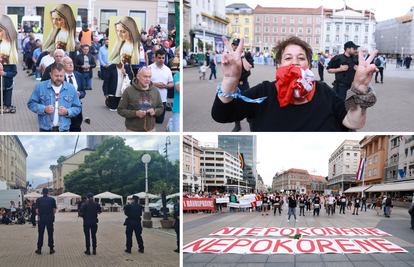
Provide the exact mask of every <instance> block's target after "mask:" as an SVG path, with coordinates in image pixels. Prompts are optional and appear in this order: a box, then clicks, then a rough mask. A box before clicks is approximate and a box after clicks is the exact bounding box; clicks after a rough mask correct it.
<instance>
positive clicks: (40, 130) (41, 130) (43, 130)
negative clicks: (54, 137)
mask: <svg viewBox="0 0 414 267" xmlns="http://www.w3.org/2000/svg"><path fill="white" fill-rule="evenodd" d="M39 132H59V131H53V130H52V129H50V130H45V129H42V128H39ZM61 132H69V130H66V131H61Z"/></svg>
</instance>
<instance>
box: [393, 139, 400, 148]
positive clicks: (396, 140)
mask: <svg viewBox="0 0 414 267" xmlns="http://www.w3.org/2000/svg"><path fill="white" fill-rule="evenodd" d="M398 144H399V142H398V137H397V138H394V139H392V140H391V148H394V147H397V146H398Z"/></svg>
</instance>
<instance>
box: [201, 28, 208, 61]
mask: <svg viewBox="0 0 414 267" xmlns="http://www.w3.org/2000/svg"><path fill="white" fill-rule="evenodd" d="M201 27H202V28H203V42H204V45H203V53H204V54H205V53H206V28H207V23H206V22H204V21H203V22H201Z"/></svg>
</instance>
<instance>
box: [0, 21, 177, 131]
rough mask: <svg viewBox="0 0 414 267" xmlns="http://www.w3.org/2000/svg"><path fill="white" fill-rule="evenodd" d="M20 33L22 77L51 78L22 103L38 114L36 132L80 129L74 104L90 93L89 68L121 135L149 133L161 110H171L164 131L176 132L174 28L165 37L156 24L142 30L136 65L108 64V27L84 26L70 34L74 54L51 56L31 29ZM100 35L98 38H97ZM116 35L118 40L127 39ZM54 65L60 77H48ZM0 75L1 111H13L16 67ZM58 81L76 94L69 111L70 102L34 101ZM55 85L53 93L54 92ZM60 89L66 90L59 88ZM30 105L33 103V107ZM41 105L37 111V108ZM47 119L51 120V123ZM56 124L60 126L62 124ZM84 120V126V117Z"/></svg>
mask: <svg viewBox="0 0 414 267" xmlns="http://www.w3.org/2000/svg"><path fill="white" fill-rule="evenodd" d="M34 26H35V25H34ZM23 32H24V33H23V34H24V35H25V37H24V39H23V40H22V47H23V71H26V72H27V76H26V77H31V76H34V77H36V78H37V80H40V81H41V82H45V81H49V80H51V83H46V84H45V85H43V86H42V85H40V84H41V83H39V84H38V85H36V88H37V89H36V88H35V90H34V92H33V93H34V95H32V97H31V99H30V100H29V103H28V106H29V109H30V110H32V111H33V112H35V113H37V114H38V115H39V130H40V131H70V132H72V131H81V124H82V121H83V116H82V103H80V100H81V99H83V98H84V97H85V96H86V91H87V90H92V78H93V73H94V71H93V70H94V69H95V68H97V67H98V66H99V71H98V77H99V78H100V79H101V80H103V82H102V90H103V95H104V97H105V99H106V101H105V103H106V105H107V106H108V108H109V110H110V111H114V112H118V114H119V115H120V116H123V117H125V126H126V130H127V131H155V123H160V124H161V123H163V122H164V116H165V113H166V111H172V118H170V121H168V123H167V124H166V131H172V132H178V131H179V130H180V120H179V118H180V116H179V114H180V101H179V99H180V86H179V85H180V77H179V75H180V74H179V71H180V48H179V47H176V30H175V28H174V29H173V30H172V31H171V32H170V33H167V32H166V31H165V30H164V29H163V28H162V27H160V25H158V26H155V27H154V26H153V25H151V27H150V28H149V30H148V31H146V30H145V29H144V28H142V29H141V33H140V34H141V36H140V40H141V42H140V43H139V50H140V56H139V64H124V63H130V62H121V64H111V63H109V62H108V61H109V60H108V55H109V56H110V55H111V52H109V51H108V45H109V41H108V35H109V30H108V29H106V31H105V32H103V33H102V34H101V33H100V32H99V31H98V30H96V31H93V30H92V25H89V27H87V25H84V26H83V29H82V31H81V32H77V33H76V40H75V50H74V51H70V52H67V51H64V50H62V49H56V50H55V51H52V52H49V51H43V46H42V40H40V39H35V32H36V31H34V30H33V27H32V28H30V27H29V25H25V27H24V30H23ZM117 34H118V33H117ZM101 35H102V38H101V39H99V37H100V36H101ZM119 35H120V36H119V38H121V37H122V38H128V37H127V36H121V34H119ZM122 38H121V39H122ZM57 64H63V73H60V70H59V71H58V72H59V75H62V78H63V79H61V78H59V77H58V78H56V79H54V78H53V74H52V72H51V70H52V66H55V65H57ZM54 69H56V68H54ZM59 69H61V68H60V67H59ZM141 70H142V71H141ZM0 75H1V76H4V78H5V79H4V82H5V90H4V110H3V112H4V113H14V112H16V107H15V106H13V104H12V92H13V90H12V89H13V86H14V85H15V83H14V81H13V78H14V77H15V76H16V75H17V67H16V66H15V65H5V66H2V65H0ZM57 75H58V74H57ZM59 75H58V76H59ZM60 80H62V81H60ZM64 81H65V82H67V83H71V84H72V85H73V86H74V90H73V88H70V89H69V91H70V94H69V95H71V97H72V96H74V97H75V98H76V94H77V95H78V97H77V100H76V101H73V102H75V109H76V110H73V112H71V111H70V109H69V108H71V107H72V105H71V103H66V102H63V101H62V102H63V103H61V101H60V100H59V99H60V97H57V98H56V101H52V100H53V99H55V98H54V97H51V98H50V99H49V100H48V101H43V100H42V99H40V95H39V92H40V91H41V90H40V89H39V88H38V87H41V88H43V90H42V91H43V92H45V91H50V92H49V93H50V95H51V96H52V95H54V94H55V92H56V94H59V92H61V91H60V90H61V88H62V85H63V84H64V83H63V82H64ZM56 82H57V83H56ZM16 84H18V83H16ZM55 87H56V88H57V89H59V91H56V90H57V89H56V88H55ZM63 88H64V89H66V88H65V86H63ZM127 88H130V90H128V91H129V93H130V94H129V95H128V96H130V97H129V98H128V97H124V99H123V100H124V102H126V103H125V104H124V105H123V107H122V108H121V109H123V111H120V110H118V106H119V105H120V100H121V96H122V95H123V93H124V92H125V91H126V89H127ZM36 93H37V96H36ZM49 93H47V94H49ZM61 93H62V92H61ZM65 95H66V96H67V95H68V94H65ZM131 95H132V96H131ZM131 97H139V101H138V102H139V105H135V104H133V103H132V102H133V101H135V100H132V98H131ZM159 97H160V99H159ZM33 101H35V103H36V104H38V105H37V106H36V107H35V106H34V104H33ZM46 102H47V103H46ZM128 103H129V104H128ZM55 104H56V105H55ZM69 104H70V105H69ZM79 104H80V106H78V105H79ZM62 105H64V108H66V109H68V110H69V112H66V111H62V112H55V109H56V110H59V109H60V107H61V106H62ZM160 105H161V106H160ZM41 106H43V110H40V107H41ZM45 106H52V107H53V109H51V108H50V109H49V108H48V110H46V109H45ZM125 111H126V112H125ZM45 113H46V115H45ZM52 115H53V116H52ZM63 116H65V117H66V119H65V118H63ZM51 117H54V118H55V119H56V120H55V119H53V120H52V119H51ZM52 121H53V122H52ZM61 121H65V123H64V124H63V125H62V123H61ZM87 122H90V119H89V121H87ZM58 126H60V127H58Z"/></svg>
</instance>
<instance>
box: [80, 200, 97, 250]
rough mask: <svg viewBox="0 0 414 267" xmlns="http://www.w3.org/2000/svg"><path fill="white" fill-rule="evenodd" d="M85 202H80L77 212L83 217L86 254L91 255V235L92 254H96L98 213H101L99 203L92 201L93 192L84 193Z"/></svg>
mask: <svg viewBox="0 0 414 267" xmlns="http://www.w3.org/2000/svg"><path fill="white" fill-rule="evenodd" d="M86 199H87V200H86V202H85V203H83V204H82V207H81V209H80V210H79V212H78V214H79V217H82V218H83V232H84V234H85V241H86V251H85V254H86V255H91V251H90V247H91V240H90V236H92V249H93V255H96V232H97V231H98V225H97V222H98V214H101V212H102V210H101V205H99V204H98V203H97V202H95V201H93V194H92V193H88V194H86Z"/></svg>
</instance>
